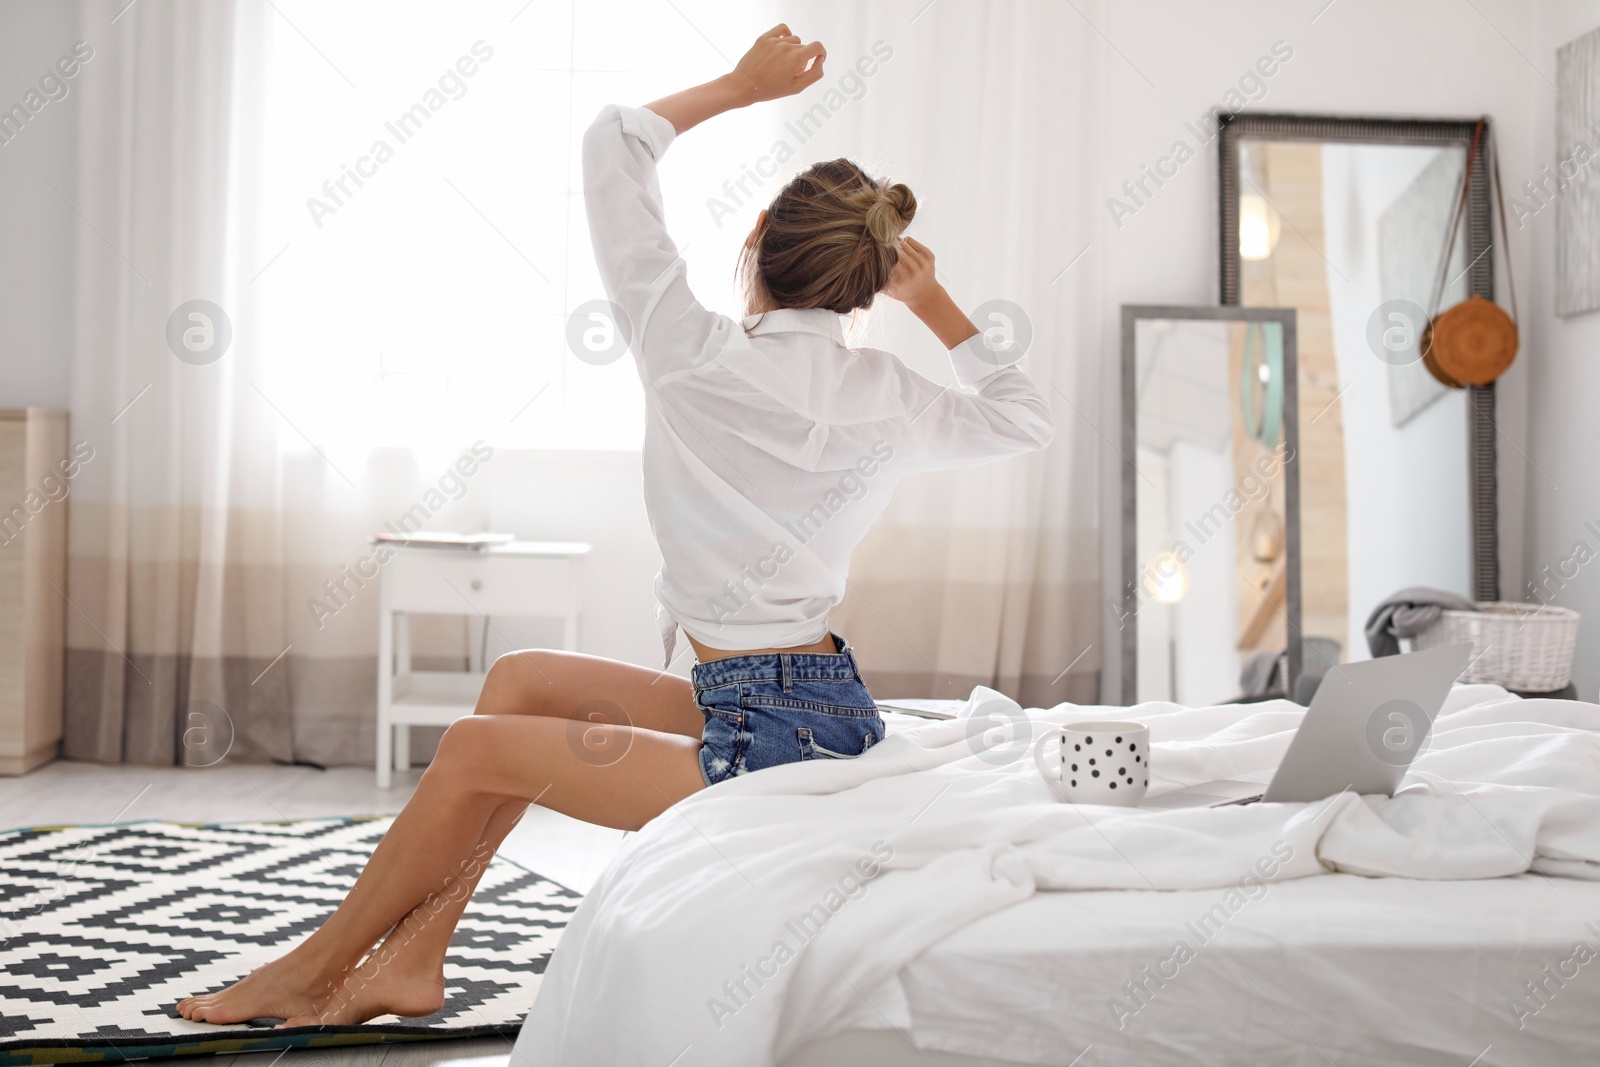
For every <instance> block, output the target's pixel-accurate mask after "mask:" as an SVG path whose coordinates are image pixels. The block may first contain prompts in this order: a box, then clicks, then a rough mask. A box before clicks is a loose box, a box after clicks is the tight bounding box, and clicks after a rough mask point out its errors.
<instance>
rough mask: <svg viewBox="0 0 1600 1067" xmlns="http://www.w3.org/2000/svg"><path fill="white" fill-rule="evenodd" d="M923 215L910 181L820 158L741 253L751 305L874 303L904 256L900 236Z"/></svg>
mask: <svg viewBox="0 0 1600 1067" xmlns="http://www.w3.org/2000/svg"><path fill="white" fill-rule="evenodd" d="M916 214H917V198H916V196H915V195H914V194H913V193H912V192H911V190H910V189H909V188H908V187H906V186H905V185H901V184H899V183H895V184H893V185H890V184H888V183H886V182H881V181H877V180H875V179H873V178H871V177H868V176H867V174H866V173H865V172H864V171H863V170H862V169H861V168H860V167H858V166H856V165H855V164H854V163H852V162H851V161H850V160H848V159H834V160H829V161H828V162H825V163H818V164H816V165H815V166H813V167H811V168H810V169H808V170H806V171H804V172H802V173H801V174H799V175H797V176H796V177H795V178H794V180H792V181H791V182H789V184H788V185H785V186H784V187H783V188H782V189H781V190H779V192H778V195H777V196H775V197H773V200H772V204H771V205H770V206H769V207H768V208H767V215H766V219H765V221H764V222H763V223H761V224H760V225H759V228H758V230H757V232H756V233H755V234H754V235H753V240H752V241H751V242H750V243H749V244H747V245H746V246H745V249H744V251H743V252H742V253H740V256H739V278H740V282H741V284H742V286H743V289H744V292H745V298H746V300H747V301H748V302H749V305H750V306H751V307H783V308H827V309H828V310H829V311H834V312H838V313H839V314H841V315H843V314H847V313H849V312H851V311H854V310H856V309H857V308H866V307H870V306H871V305H872V300H873V298H874V297H876V296H877V295H878V294H879V293H880V292H882V291H883V288H884V287H885V286H886V285H888V284H889V276H890V275H891V274H893V273H894V268H895V264H897V263H899V262H900V234H901V232H902V231H903V230H904V229H905V228H906V227H907V226H908V225H910V223H911V220H912V219H913V218H914V217H915V216H916Z"/></svg>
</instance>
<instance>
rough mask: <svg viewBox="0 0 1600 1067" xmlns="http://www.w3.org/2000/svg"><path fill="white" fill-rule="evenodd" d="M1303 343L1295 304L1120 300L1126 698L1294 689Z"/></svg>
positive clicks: (1201, 701) (1211, 697)
mask: <svg viewBox="0 0 1600 1067" xmlns="http://www.w3.org/2000/svg"><path fill="white" fill-rule="evenodd" d="M1297 350H1298V342H1297V331H1296V315H1295V312H1294V311H1293V310H1291V309H1282V308H1237V307H1175V306H1165V305H1135V304H1125V305H1123V307H1122V361H1121V362H1122V395H1121V401H1122V403H1121V407H1122V441H1121V452H1122V455H1123V459H1124V460H1125V461H1126V462H1124V463H1123V465H1122V507H1121V511H1122V545H1121V567H1120V570H1121V586H1120V588H1121V598H1120V604H1121V606H1120V610H1119V611H1118V612H1117V620H1116V621H1117V624H1118V629H1119V636H1120V639H1121V650H1122V656H1121V672H1122V700H1123V703H1125V704H1135V703H1138V702H1140V701H1144V700H1172V701H1174V702H1177V703H1182V704H1187V705H1192V706H1204V705H1209V704H1221V703H1227V702H1230V701H1233V700H1236V699H1240V698H1246V699H1249V698H1254V697H1263V696H1272V695H1277V696H1283V695H1290V696H1292V695H1294V693H1295V691H1296V683H1297V682H1298V680H1299V678H1300V677H1301V675H1302V672H1303V669H1304V665H1303V660H1304V657H1305V656H1306V655H1307V654H1308V653H1307V650H1306V648H1305V647H1304V644H1303V642H1302V641H1301V639H1300V635H1301V633H1302V629H1303V628H1302V626H1301V622H1300V620H1301V614H1302V605H1301V562H1300V561H1301V550H1300V541H1301V526H1300V518H1299V516H1300V511H1301V508H1300V481H1299V464H1298V462H1297V458H1296V454H1297V447H1298V446H1297V442H1298V438H1299V422H1300V408H1299V404H1298V396H1299V392H1298V388H1297V381H1298V372H1297V366H1298V355H1297ZM1311 654H1313V655H1319V658H1320V654H1319V653H1316V652H1315V651H1314V650H1313V651H1312V653H1311Z"/></svg>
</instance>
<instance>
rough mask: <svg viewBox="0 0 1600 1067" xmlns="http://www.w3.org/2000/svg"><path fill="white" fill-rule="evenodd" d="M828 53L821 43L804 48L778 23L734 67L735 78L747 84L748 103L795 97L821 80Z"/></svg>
mask: <svg viewBox="0 0 1600 1067" xmlns="http://www.w3.org/2000/svg"><path fill="white" fill-rule="evenodd" d="M827 58H828V50H827V49H826V48H823V47H822V42H821V41H812V42H811V43H810V44H801V43H800V38H798V37H796V36H795V35H794V34H792V33H790V32H789V27H788V26H787V25H785V24H784V23H781V22H780V23H778V24H777V25H776V26H774V27H772V29H770V30H768V31H767V32H766V33H763V34H762V35H761V36H760V37H757V38H756V43H755V44H753V45H751V46H750V50H749V51H748V52H746V53H745V54H744V56H743V57H742V58H741V59H740V60H739V62H738V63H737V64H735V66H734V68H733V75H734V77H736V78H738V79H739V80H740V81H742V82H744V88H745V91H746V92H747V93H748V94H749V95H748V99H747V101H746V102H747V103H751V104H755V103H759V102H761V101H762V100H777V99H778V98H779V97H784V96H793V95H794V94H795V93H798V92H799V91H800V90H802V89H804V88H805V87H806V86H808V85H814V84H815V83H816V82H818V81H819V80H821V78H822V62H823V60H825V59H827Z"/></svg>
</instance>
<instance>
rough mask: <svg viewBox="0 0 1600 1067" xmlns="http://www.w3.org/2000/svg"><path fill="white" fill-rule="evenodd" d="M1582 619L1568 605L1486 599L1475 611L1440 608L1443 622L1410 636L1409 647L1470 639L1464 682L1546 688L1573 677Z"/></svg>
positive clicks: (1560, 685)
mask: <svg viewBox="0 0 1600 1067" xmlns="http://www.w3.org/2000/svg"><path fill="white" fill-rule="evenodd" d="M1578 619H1579V615H1578V613H1577V612H1576V611H1572V610H1570V609H1568V608H1555V607H1550V606H1549V605H1546V604H1518V603H1513V602H1510V601H1505V600H1491V601H1484V602H1482V603H1480V604H1479V605H1478V610H1477V611H1451V610H1449V609H1446V610H1445V611H1442V612H1440V613H1439V621H1438V622H1436V623H1434V624H1433V625H1432V626H1430V627H1428V628H1427V629H1426V630H1424V631H1422V632H1421V633H1419V634H1417V636H1416V637H1414V638H1412V641H1411V647H1412V649H1413V650H1415V651H1419V652H1420V651H1421V650H1422V649H1425V648H1438V647H1440V646H1441V645H1456V644H1461V643H1463V642H1467V641H1470V642H1472V662H1471V663H1470V664H1468V666H1467V669H1466V670H1465V671H1464V672H1463V673H1462V675H1461V679H1460V680H1461V681H1463V682H1488V683H1490V684H1493V685H1498V686H1504V687H1505V688H1506V689H1519V690H1522V691H1523V692H1534V693H1547V692H1550V691H1551V690H1555V689H1561V688H1563V687H1564V686H1565V685H1566V684H1567V683H1568V682H1569V681H1571V680H1572V653H1573V650H1574V649H1575V648H1576V647H1577V643H1578Z"/></svg>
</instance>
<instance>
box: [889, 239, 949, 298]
mask: <svg viewBox="0 0 1600 1067" xmlns="http://www.w3.org/2000/svg"><path fill="white" fill-rule="evenodd" d="M943 288H944V287H943V286H942V285H940V284H939V278H938V276H937V275H936V274H934V270H933V249H931V248H929V247H928V246H927V245H925V244H923V243H922V242H921V241H918V240H917V239H915V238H913V237H902V238H900V262H898V263H896V264H895V265H894V273H893V274H891V275H889V284H888V285H887V286H885V287H884V290H883V291H884V292H886V293H888V294H889V295H890V296H892V297H894V298H895V299H896V300H898V301H900V302H901V303H902V304H904V305H906V306H907V307H909V308H912V309H913V310H915V308H916V307H917V306H918V305H921V304H926V303H928V302H929V301H931V300H932V299H933V298H934V297H936V296H938V295H939V291H940V290H941V289H943Z"/></svg>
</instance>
